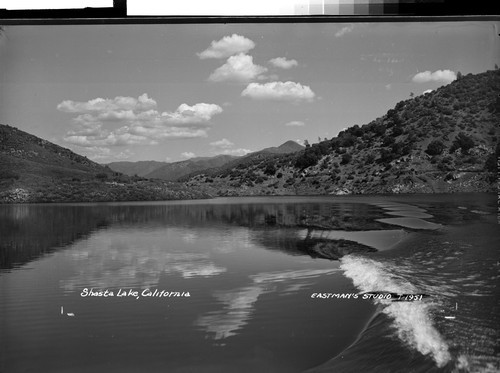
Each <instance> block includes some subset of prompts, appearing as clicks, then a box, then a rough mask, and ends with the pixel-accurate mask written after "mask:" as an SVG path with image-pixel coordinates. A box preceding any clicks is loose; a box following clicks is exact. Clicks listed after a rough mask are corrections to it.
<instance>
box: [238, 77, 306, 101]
mask: <svg viewBox="0 0 500 373" xmlns="http://www.w3.org/2000/svg"><path fill="white" fill-rule="evenodd" d="M241 95H242V96H248V97H251V98H253V99H256V100H278V101H300V100H304V101H312V100H313V99H314V96H315V94H314V92H313V91H312V90H311V88H309V87H308V86H306V85H304V86H303V85H302V84H300V83H295V82H290V81H288V82H269V83H265V84H260V83H250V84H249V85H248V86H247V87H246V88H245V89H244V90H243V92H241Z"/></svg>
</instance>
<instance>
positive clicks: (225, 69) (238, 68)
mask: <svg viewBox="0 0 500 373" xmlns="http://www.w3.org/2000/svg"><path fill="white" fill-rule="evenodd" d="M266 71H267V69H266V68H265V67H263V66H259V65H256V64H254V63H253V57H252V56H249V55H247V54H243V53H240V54H237V55H236V56H231V57H229V58H228V59H227V61H226V63H225V64H224V65H222V66H221V67H219V68H217V69H216V70H215V71H214V72H213V73H212V74H211V75H210V76H209V78H208V80H210V81H212V82H222V81H234V82H243V83H245V82H250V81H252V80H255V79H257V78H258V77H259V76H261V74H263V73H265V72H266Z"/></svg>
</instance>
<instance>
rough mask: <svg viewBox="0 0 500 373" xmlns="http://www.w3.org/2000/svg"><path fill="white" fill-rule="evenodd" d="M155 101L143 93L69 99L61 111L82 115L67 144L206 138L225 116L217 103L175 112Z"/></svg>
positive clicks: (141, 142)
mask: <svg viewBox="0 0 500 373" xmlns="http://www.w3.org/2000/svg"><path fill="white" fill-rule="evenodd" d="M156 106H157V103H156V101H155V100H153V99H151V98H149V97H148V95H147V94H143V95H141V96H139V97H138V98H133V97H123V96H118V97H115V98H114V99H103V98H96V99H93V100H89V101H87V102H78V101H71V100H66V101H63V102H61V103H60V104H59V105H57V108H58V110H60V111H63V112H66V113H71V114H79V115H77V116H76V117H74V118H73V125H74V128H73V129H72V130H70V131H68V132H67V133H66V135H65V136H64V137H63V139H64V141H65V142H67V143H69V144H73V145H77V146H80V147H87V148H92V147H107V146H120V145H137V144H142V145H154V144H158V140H161V139H167V138H194V137H206V136H207V130H208V128H209V122H210V120H211V119H212V117H213V116H214V115H217V114H220V113H222V111H223V110H222V108H221V107H220V106H218V105H215V104H207V103H197V104H194V105H192V106H190V105H188V104H185V103H184V104H181V105H180V106H179V107H178V108H177V109H176V110H175V111H173V112H168V111H166V112H159V111H157V110H156Z"/></svg>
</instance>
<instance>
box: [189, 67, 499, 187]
mask: <svg viewBox="0 0 500 373" xmlns="http://www.w3.org/2000/svg"><path fill="white" fill-rule="evenodd" d="M499 95H500V71H499V70H493V71H487V72H485V73H481V74H476V75H472V74H468V75H466V76H460V79H458V80H455V81H454V82H452V83H450V84H448V85H446V86H442V87H440V88H439V89H437V90H435V91H433V92H430V93H426V94H423V95H420V96H417V97H413V98H410V99H408V100H404V101H401V102H399V103H397V104H396V106H395V107H394V108H393V109H390V110H389V111H388V112H387V113H386V114H385V115H384V116H382V117H380V118H377V119H375V120H373V121H372V122H370V123H368V124H365V125H363V126H357V125H356V126H353V127H350V128H348V129H347V130H345V131H342V132H340V133H339V134H338V136H337V137H334V138H332V139H330V140H326V141H322V142H319V143H316V144H312V145H310V146H308V147H306V148H305V149H304V150H301V151H299V152H296V153H291V154H275V155H273V157H259V156H258V155H257V156H252V157H247V158H246V159H245V160H243V159H241V160H239V161H238V163H232V162H231V163H228V164H227V165H225V166H224V167H223V168H219V169H216V170H209V171H207V172H204V173H201V174H197V175H191V177H190V178H189V179H186V181H187V185H188V186H192V187H199V188H202V189H203V190H205V191H206V192H207V193H210V194H213V195H220V196H233V195H234V196H235V195H295V194H377V193H439V192H475V191H491V192H493V191H496V181H497V166H496V160H497V158H498V157H499V146H498V139H499V137H500V127H499V125H498V123H500V97H499ZM332 120H333V119H332Z"/></svg>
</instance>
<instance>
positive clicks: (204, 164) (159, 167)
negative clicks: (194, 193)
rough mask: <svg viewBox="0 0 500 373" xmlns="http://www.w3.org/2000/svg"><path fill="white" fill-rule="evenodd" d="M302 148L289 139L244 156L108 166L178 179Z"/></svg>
mask: <svg viewBox="0 0 500 373" xmlns="http://www.w3.org/2000/svg"><path fill="white" fill-rule="evenodd" d="M302 149H304V147H303V146H302V145H300V144H298V143H296V142H295V141H287V142H285V143H284V144H282V145H280V146H278V147H270V148H265V149H262V150H260V151H258V152H254V153H250V154H247V155H245V156H243V157H237V156H232V155H224V154H221V155H217V156H214V157H197V158H191V159H188V160H185V161H179V162H172V163H168V162H157V161H138V162H112V163H109V164H107V166H108V167H109V168H111V169H112V170H114V171H117V172H121V173H124V174H125V175H129V176H134V175H136V176H141V177H145V178H150V179H161V180H169V181H176V180H179V179H182V178H184V177H185V176H186V175H193V174H196V173H200V172H204V171H207V170H210V169H218V168H220V167H224V165H226V164H229V163H231V164H233V165H236V164H239V163H241V162H246V161H247V160H248V159H249V158H252V157H258V156H260V157H266V156H268V155H272V154H288V153H293V152H297V151H300V150H302Z"/></svg>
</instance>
